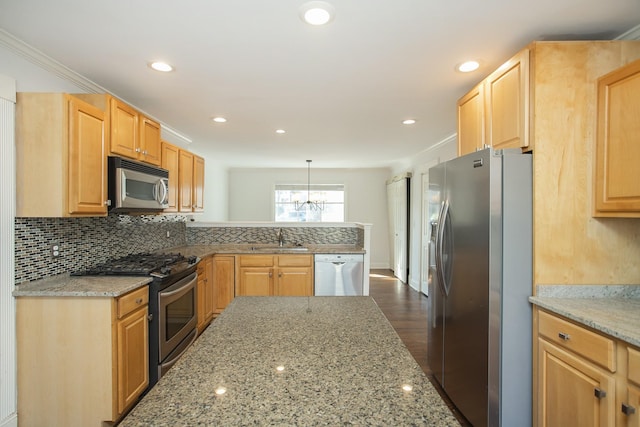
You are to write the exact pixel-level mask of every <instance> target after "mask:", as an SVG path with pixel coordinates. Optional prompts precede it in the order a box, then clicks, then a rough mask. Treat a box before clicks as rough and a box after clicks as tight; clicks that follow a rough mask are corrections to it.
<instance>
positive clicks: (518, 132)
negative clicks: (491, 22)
mask: <svg viewBox="0 0 640 427" xmlns="http://www.w3.org/2000/svg"><path fill="white" fill-rule="evenodd" d="M484 90H485V102H486V106H485V114H486V115H487V117H486V121H487V128H486V132H487V136H486V141H487V143H488V144H489V145H491V146H492V147H493V148H495V149H501V148H519V147H528V146H529V136H528V128H529V50H528V49H524V50H523V51H521V52H520V53H518V54H517V55H516V56H514V57H513V58H511V59H510V60H509V61H507V62H506V63H504V64H503V65H502V66H501V67H500V68H498V69H497V70H496V71H494V72H493V73H492V74H491V75H489V77H487V79H486V80H485V87H484Z"/></svg>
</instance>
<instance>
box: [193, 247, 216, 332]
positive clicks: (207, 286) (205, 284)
mask: <svg viewBox="0 0 640 427" xmlns="http://www.w3.org/2000/svg"><path fill="white" fill-rule="evenodd" d="M214 284H215V282H214V276H213V256H208V257H206V258H204V259H203V260H201V261H200V263H199V264H198V283H197V287H198V291H197V298H198V303H197V308H198V311H197V318H198V326H197V327H198V333H201V332H202V331H203V330H204V329H205V328H206V327H207V326H208V325H209V323H211V321H212V320H213V310H214V298H215V296H214Z"/></svg>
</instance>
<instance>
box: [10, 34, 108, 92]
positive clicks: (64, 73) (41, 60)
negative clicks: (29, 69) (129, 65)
mask: <svg viewBox="0 0 640 427" xmlns="http://www.w3.org/2000/svg"><path fill="white" fill-rule="evenodd" d="M0 45H2V46H4V47H6V48H7V49H9V50H10V51H12V52H14V53H16V54H18V55H20V56H21V57H23V58H25V59H26V60H28V61H30V62H32V63H34V64H35V65H37V66H38V67H40V68H42V69H44V70H46V71H48V72H50V73H51V74H54V75H55V76H57V77H60V78H62V79H64V80H67V81H69V82H71V83H73V84H75V85H76V86H78V87H79V88H81V89H82V90H85V91H87V92H88V93H108V91H107V90H106V89H105V88H103V87H102V86H100V85H98V84H96V83H94V82H92V81H91V80H89V79H87V78H86V77H84V76H81V75H80V74H78V73H76V72H75V71H73V70H72V69H70V68H69V67H66V66H65V65H63V64H61V63H60V62H58V61H56V60H55V59H53V58H51V57H50V56H47V55H45V54H44V53H42V52H41V51H39V50H38V49H36V48H34V47H33V46H31V45H28V44H27V43H25V42H23V41H22V40H20V39H18V38H16V37H14V36H13V35H11V34H9V33H8V32H6V31H5V30H2V29H0Z"/></svg>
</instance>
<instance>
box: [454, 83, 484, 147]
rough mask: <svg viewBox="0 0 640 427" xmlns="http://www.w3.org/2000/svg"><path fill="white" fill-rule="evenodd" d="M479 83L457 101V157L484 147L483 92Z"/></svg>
mask: <svg viewBox="0 0 640 427" xmlns="http://www.w3.org/2000/svg"><path fill="white" fill-rule="evenodd" d="M483 87H484V86H483V84H482V83H480V84H479V85H477V86H476V87H474V88H473V89H472V90H471V91H469V92H468V93H467V94H466V95H465V96H463V97H462V98H460V100H458V155H459V156H462V155H465V154H468V153H473V152H474V151H476V150H478V149H481V148H483V147H484V91H483Z"/></svg>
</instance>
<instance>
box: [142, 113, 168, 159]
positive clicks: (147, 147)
mask: <svg viewBox="0 0 640 427" xmlns="http://www.w3.org/2000/svg"><path fill="white" fill-rule="evenodd" d="M138 154H139V156H138V158H139V159H140V160H141V161H143V162H145V163H150V164H152V165H156V166H160V164H161V163H162V145H161V142H160V124H158V123H156V122H154V121H153V120H151V119H150V118H148V117H145V116H142V115H141V116H140V153H138Z"/></svg>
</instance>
